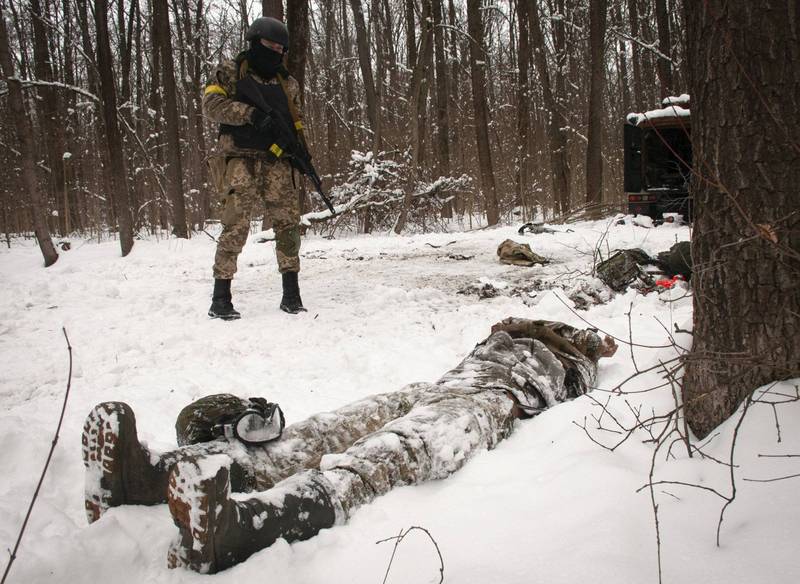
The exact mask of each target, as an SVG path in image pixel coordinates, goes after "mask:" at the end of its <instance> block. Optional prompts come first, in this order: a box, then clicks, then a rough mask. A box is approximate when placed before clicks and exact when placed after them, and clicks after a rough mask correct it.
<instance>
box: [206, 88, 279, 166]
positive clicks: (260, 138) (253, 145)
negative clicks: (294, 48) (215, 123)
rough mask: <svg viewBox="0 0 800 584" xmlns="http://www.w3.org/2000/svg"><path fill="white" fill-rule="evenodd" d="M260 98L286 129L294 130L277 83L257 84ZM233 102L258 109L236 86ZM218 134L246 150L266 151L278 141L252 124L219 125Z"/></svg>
mask: <svg viewBox="0 0 800 584" xmlns="http://www.w3.org/2000/svg"><path fill="white" fill-rule="evenodd" d="M255 85H256V86H257V87H258V90H259V92H260V93H261V96H262V97H263V98H264V101H265V102H266V103H267V105H269V106H270V107H271V108H272V109H274V110H275V111H276V112H277V113H278V114H279V115H280V116H281V118H282V119H283V121H284V123H285V124H286V127H287V128H292V131H295V130H294V122H293V121H292V114H291V112H290V111H289V99H288V97H287V96H286V92H284V90H283V87H282V86H281V85H280V84H277V83H258V82H256V83H255ZM233 99H234V100H235V101H240V102H242V103H246V104H247V105H250V106H253V107H256V108H258V106H257V105H256V104H255V103H253V102H252V100H250V99H249V98H248V97H247V96H245V95H242V94H241V92H240V91H239V88H238V85H237V88H236V95H234V96H233ZM219 133H220V134H229V135H230V136H231V137H232V138H233V144H234V145H235V146H236V147H237V148H244V149H248V150H261V151H268V150H269V147H270V146H272V144H274V143H275V142H276V141H278V139H279V136H277V135H274V134H273V133H272V132H261V131H259V130H258V129H256V127H255V126H253V125H252V124H244V125H243V126H231V125H228V124H220V125H219Z"/></svg>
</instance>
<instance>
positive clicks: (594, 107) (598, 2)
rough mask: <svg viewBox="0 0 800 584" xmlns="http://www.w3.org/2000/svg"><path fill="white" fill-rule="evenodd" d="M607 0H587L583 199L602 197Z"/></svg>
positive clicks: (596, 200)
mask: <svg viewBox="0 0 800 584" xmlns="http://www.w3.org/2000/svg"><path fill="white" fill-rule="evenodd" d="M607 13H608V5H607V0H589V59H590V63H589V74H590V78H591V81H590V83H589V108H588V109H589V111H588V115H587V117H588V120H589V130H588V132H587V144H586V202H587V203H589V204H591V203H600V202H601V201H602V199H603V152H602V148H603V144H602V141H603V112H604V110H603V93H604V89H605V81H606V79H605V77H606V75H605V74H606V62H605V36H606V16H607Z"/></svg>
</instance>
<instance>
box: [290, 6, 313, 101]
mask: <svg viewBox="0 0 800 584" xmlns="http://www.w3.org/2000/svg"><path fill="white" fill-rule="evenodd" d="M286 25H287V27H288V28H289V54H288V56H287V59H288V63H287V65H288V67H289V72H290V73H291V74H292V77H294V78H295V79H297V83H299V84H300V101H301V102H303V101H304V100H305V87H306V55H307V54H308V0H292V1H291V2H289V5H288V7H287V10H286Z"/></svg>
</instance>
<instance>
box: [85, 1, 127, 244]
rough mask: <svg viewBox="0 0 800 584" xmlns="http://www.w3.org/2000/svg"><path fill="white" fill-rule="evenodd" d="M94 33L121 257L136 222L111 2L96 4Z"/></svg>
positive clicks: (106, 146)
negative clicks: (124, 141) (110, 22)
mask: <svg viewBox="0 0 800 584" xmlns="http://www.w3.org/2000/svg"><path fill="white" fill-rule="evenodd" d="M94 19H95V31H96V34H97V68H98V69H99V73H100V75H99V77H100V91H101V99H102V109H103V122H104V125H105V131H106V139H105V148H106V151H107V152H108V160H109V162H110V165H109V167H108V168H106V169H104V170H105V172H106V173H107V174H106V176H107V177H108V183H109V184H110V186H111V192H109V193H107V196H109V197H110V198H111V199H112V201H113V204H114V211H115V212H116V215H117V222H118V225H119V242H120V247H121V249H122V255H123V256H126V255H128V254H129V253H130V251H131V249H132V248H133V221H132V219H131V209H130V206H129V202H128V181H127V180H126V171H125V160H124V159H123V156H122V152H123V150H122V148H123V144H122V134H121V133H120V130H119V122H118V121H117V89H116V83H115V81H114V72H113V70H112V57H111V45H110V43H109V39H108V0H97V1H96V2H95V13H94Z"/></svg>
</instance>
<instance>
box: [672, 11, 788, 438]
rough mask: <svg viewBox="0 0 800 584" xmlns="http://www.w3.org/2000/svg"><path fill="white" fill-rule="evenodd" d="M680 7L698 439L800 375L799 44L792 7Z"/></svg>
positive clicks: (691, 402) (687, 394) (689, 373)
mask: <svg viewBox="0 0 800 584" xmlns="http://www.w3.org/2000/svg"><path fill="white" fill-rule="evenodd" d="M685 6H686V23H687V30H688V37H687V38H688V43H687V47H688V62H689V70H690V78H691V81H690V86H691V96H692V104H691V108H692V141H693V146H694V153H693V158H694V168H695V169H696V172H697V173H699V176H695V177H693V182H692V191H693V193H694V205H695V232H694V237H693V240H692V259H693V262H694V266H695V272H694V277H693V279H692V288H693V291H694V346H693V348H692V353H691V354H690V356H689V357H690V358H689V361H688V365H687V369H686V375H685V377H684V401H685V402H686V410H687V419H688V421H689V424H690V426H691V428H692V429H693V430H694V432H695V433H696V434H697V435H698V436H699V437H704V436H706V435H707V434H708V433H709V432H710V431H711V430H712V429H713V428H714V427H715V426H717V425H718V424H719V423H721V422H722V421H723V420H725V419H726V418H727V417H728V416H729V415H730V414H731V413H732V412H733V411H735V409H736V408H737V406H738V405H739V404H740V403H741V401H742V400H743V399H744V398H745V397H746V396H747V395H748V394H749V393H750V392H751V391H752V390H753V389H755V388H757V387H758V386H761V385H763V384H766V383H769V382H771V381H774V380H781V379H788V378H792V377H798V376H800V358H798V356H800V294H798V285H800V211H798V210H799V209H800V191H798V184H800V140H799V139H798V136H797V132H796V129H797V128H798V127H800V101H798V99H800V98H799V97H798V96H800V68H798V67H797V63H798V62H799V61H800V37H798V32H797V28H796V25H797V14H796V12H795V9H796V6H797V3H796V2H795V1H794V0H769V1H765V2H759V3H751V2H723V1H722V0H707V1H705V2H686V4H685ZM732 23H737V26H735V27H734V26H733V25H732Z"/></svg>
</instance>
